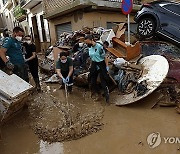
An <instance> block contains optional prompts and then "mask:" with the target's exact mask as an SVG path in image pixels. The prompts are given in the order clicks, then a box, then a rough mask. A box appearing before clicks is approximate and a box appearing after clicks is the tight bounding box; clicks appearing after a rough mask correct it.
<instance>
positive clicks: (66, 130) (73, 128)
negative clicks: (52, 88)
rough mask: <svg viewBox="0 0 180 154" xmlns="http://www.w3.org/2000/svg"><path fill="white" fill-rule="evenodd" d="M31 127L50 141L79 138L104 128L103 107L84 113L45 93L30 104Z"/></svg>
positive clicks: (41, 136)
mask: <svg viewBox="0 0 180 154" xmlns="http://www.w3.org/2000/svg"><path fill="white" fill-rule="evenodd" d="M29 113H30V118H31V121H32V124H31V127H32V129H33V130H34V132H35V133H36V134H37V135H38V137H39V138H40V139H42V140H44V141H48V142H62V141H70V140H75V139H79V138H81V137H84V136H86V135H89V134H92V133H96V132H98V131H100V130H101V129H102V126H103V123H102V122H101V120H102V118H103V109H102V108H97V109H96V108H95V109H92V110H91V111H88V112H84V113H82V111H81V109H80V108H78V107H77V106H75V105H73V104H72V103H67V102H60V101H58V100H57V99H56V98H54V97H53V96H49V95H47V94H46V95H43V97H42V96H41V97H39V98H37V99H35V100H34V102H33V103H30V104H29Z"/></svg>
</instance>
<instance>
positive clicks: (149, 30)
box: [134, 1, 180, 46]
mask: <svg viewBox="0 0 180 154" xmlns="http://www.w3.org/2000/svg"><path fill="white" fill-rule="evenodd" d="M134 20H135V22H136V23H137V24H138V26H137V32H138V34H139V35H140V37H142V38H149V37H152V36H153V35H154V34H155V33H156V34H158V35H160V36H163V38H165V39H169V40H171V41H172V42H173V43H176V44H177V45H178V46H180V3H178V2H169V1H155V2H152V3H148V4H144V5H143V6H142V7H141V9H140V10H139V11H138V12H137V14H136V15H135V18H134Z"/></svg>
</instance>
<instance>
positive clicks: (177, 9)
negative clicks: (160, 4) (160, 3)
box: [164, 4, 180, 15]
mask: <svg viewBox="0 0 180 154" xmlns="http://www.w3.org/2000/svg"><path fill="white" fill-rule="evenodd" d="M164 8H166V9H168V10H169V11H172V12H174V13H177V14H179V15H180V5H179V4H177V5H172V4H167V5H164Z"/></svg>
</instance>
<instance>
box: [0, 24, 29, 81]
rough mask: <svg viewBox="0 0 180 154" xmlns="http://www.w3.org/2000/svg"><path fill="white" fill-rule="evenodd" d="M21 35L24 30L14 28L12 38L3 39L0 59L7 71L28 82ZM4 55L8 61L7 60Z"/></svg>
mask: <svg viewBox="0 0 180 154" xmlns="http://www.w3.org/2000/svg"><path fill="white" fill-rule="evenodd" d="M23 35H24V30H23V29H22V28H20V27H15V28H14V29H13V34H12V37H7V38H5V40H4V42H3V45H2V48H0V57H1V58H2V60H3V61H4V63H5V64H6V67H7V68H8V69H10V70H12V71H13V73H14V74H16V75H18V76H19V77H20V78H22V79H23V80H25V81H27V82H29V78H28V71H27V67H26V65H25V61H24V57H23V53H22V46H21V41H22V38H23ZM6 55H7V56H8V57H9V59H7V57H6Z"/></svg>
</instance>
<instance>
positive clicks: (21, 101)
mask: <svg viewBox="0 0 180 154" xmlns="http://www.w3.org/2000/svg"><path fill="white" fill-rule="evenodd" d="M32 89H33V86H32V85H30V84H29V83H27V82H26V81H24V80H23V79H21V78H20V77H18V76H17V75H15V74H12V75H8V74H6V73H5V72H3V71H1V70H0V115H2V119H0V121H4V120H6V119H8V118H10V117H11V116H12V115H14V114H15V113H16V112H17V111H18V110H20V109H21V108H22V107H23V106H24V105H25V102H26V100H27V97H28V95H29V94H30V90H32Z"/></svg>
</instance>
